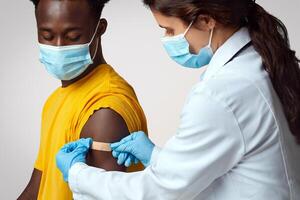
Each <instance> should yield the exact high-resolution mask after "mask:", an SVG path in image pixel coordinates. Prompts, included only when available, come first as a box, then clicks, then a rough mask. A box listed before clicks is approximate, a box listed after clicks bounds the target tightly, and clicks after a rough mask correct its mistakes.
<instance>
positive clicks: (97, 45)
mask: <svg viewBox="0 0 300 200" xmlns="http://www.w3.org/2000/svg"><path fill="white" fill-rule="evenodd" d="M98 48H99V38H97V44H96V50H95V53H94V55H93V58H92V60H94V59H95V57H96V55H97V52H98Z"/></svg>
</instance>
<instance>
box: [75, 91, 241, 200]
mask: <svg viewBox="0 0 300 200" xmlns="http://www.w3.org/2000/svg"><path fill="white" fill-rule="evenodd" d="M243 141H244V140H243V136H242V133H241V131H240V128H239V124H238V122H237V120H236V118H235V116H234V114H233V112H232V111H231V109H230V108H229V107H228V106H226V105H225V104H224V102H223V101H222V100H220V99H218V98H214V97H213V96H212V95H211V94H210V93H207V92H198V93H194V94H193V95H192V97H191V98H190V99H189V101H188V102H187V104H186V106H185V108H184V110H183V113H182V115H181V124H180V127H179V129H178V131H177V133H176V134H175V135H174V136H173V137H172V138H171V139H170V140H169V141H168V142H167V143H166V145H165V147H164V148H163V149H162V150H161V151H160V152H159V151H158V152H159V153H158V154H157V155H156V156H157V157H156V158H155V159H154V160H155V162H152V164H151V165H150V166H149V167H147V168H146V169H145V170H144V171H141V172H134V173H124V172H106V171H105V170H103V169H98V168H94V167H89V166H87V165H86V164H83V163H77V164H75V165H74V166H73V167H72V168H71V169H70V173H69V185H70V188H71V190H72V191H73V194H74V199H75V200H76V199H101V200H102V199H103V200H115V199H123V200H126V199H132V200H153V199H158V200H159V199H163V200H169V199H170V200H171V199H184V200H186V199H193V198H194V197H195V196H196V195H197V194H199V193H200V192H202V191H203V190H205V189H206V188H207V187H208V186H209V185H210V184H211V183H212V182H213V181H214V180H216V179H217V178H219V177H221V176H222V175H224V174H226V173H227V172H229V171H230V170H231V169H232V168H233V167H234V166H235V165H236V164H237V163H238V162H239V161H240V160H241V158H242V157H243V155H244V153H245V145H244V142H243Z"/></svg>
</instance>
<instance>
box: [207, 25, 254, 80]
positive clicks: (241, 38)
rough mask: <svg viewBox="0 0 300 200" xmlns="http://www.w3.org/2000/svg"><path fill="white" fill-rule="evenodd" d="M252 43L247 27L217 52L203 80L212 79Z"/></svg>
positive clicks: (236, 33)
mask: <svg viewBox="0 0 300 200" xmlns="http://www.w3.org/2000/svg"><path fill="white" fill-rule="evenodd" d="M249 42H251V37H250V34H249V30H248V28H246V27H243V28H241V29H239V30H238V31H237V32H235V33H234V34H233V35H232V36H231V37H230V38H229V39H228V40H227V41H226V42H225V43H224V44H223V45H222V46H221V47H219V49H218V50H217V51H216V52H215V54H214V56H213V58H212V60H211V61H210V63H209V65H208V67H207V70H206V72H205V75H204V77H203V80H208V79H210V78H212V77H213V76H214V75H216V73H217V72H218V71H219V70H220V69H221V68H222V67H223V66H224V65H226V64H227V63H228V62H229V61H230V60H231V59H232V58H233V57H234V56H235V55H236V54H237V53H238V52H239V51H240V50H242V48H243V47H245V46H246V45H247V44H249Z"/></svg>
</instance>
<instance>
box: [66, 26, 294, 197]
mask: <svg viewBox="0 0 300 200" xmlns="http://www.w3.org/2000/svg"><path fill="white" fill-rule="evenodd" d="M266 40H268V38H266ZM250 41H251V39H250V36H249V32H248V29H247V28H242V29H240V30H239V31H238V32H237V33H235V34H234V35H233V36H232V37H231V38H229V39H228V40H227V41H226V43H225V44H223V45H222V46H221V47H220V48H219V49H218V50H217V52H216V53H215V55H214V57H213V59H212V61H211V62H210V64H209V66H208V68H207V71H206V73H205V75H204V76H203V77H202V81H200V82H199V83H198V84H197V85H196V86H195V87H194V88H193V90H192V91H191V93H190V95H189V97H188V99H187V101H186V104H185V106H184V109H183V112H182V115H181V123H180V126H179V128H178V131H177V133H176V134H175V135H174V136H173V137H172V138H171V139H170V140H169V141H168V142H167V144H166V145H165V146H164V148H162V149H161V150H160V149H159V148H158V147H156V148H155V149H154V152H153V155H152V158H151V165H150V166H149V167H147V168H146V169H145V170H144V171H141V172H135V173H123V172H107V171H105V170H103V169H99V168H93V167H89V166H87V165H86V164H84V163H77V164H75V165H74V166H73V167H72V168H71V169H70V171H69V185H70V188H71V190H72V191H73V195H74V199H75V200H77V199H80V200H91V199H101V200H127V199H131V200H160V199H162V200H173V199H180V200H190V199H201V200H250V199H251V200H288V199H291V200H299V199H300V185H299V180H300V179H299V177H300V176H299V175H300V159H299V158H300V156H299V155H300V149H299V146H297V145H296V143H295V140H294V138H293V136H292V135H291V133H290V130H289V127H288V124H287V121H286V118H285V116H284V114H283V110H282V106H281V104H280V101H279V99H278V97H277V95H276V93H275V91H274V89H273V87H272V84H271V81H270V79H269V76H268V74H267V73H266V72H265V71H264V70H263V66H262V60H261V57H260V56H259V54H258V53H257V52H256V51H255V50H254V48H253V46H251V45H250V46H249V47H248V48H244V50H243V51H242V52H240V54H238V55H236V54H237V52H239V51H240V50H241V49H242V48H243V47H245V45H246V44H248V43H249V42H250ZM234 56H236V57H234ZM233 57H234V59H232V58H233ZM228 61H230V62H229V63H228Z"/></svg>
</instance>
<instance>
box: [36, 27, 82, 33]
mask: <svg viewBox="0 0 300 200" xmlns="http://www.w3.org/2000/svg"><path fill="white" fill-rule="evenodd" d="M39 30H41V31H47V32H52V29H51V28H47V27H40V28H39ZM81 30H82V28H80V27H69V28H66V29H65V30H64V31H65V32H70V31H81Z"/></svg>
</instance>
